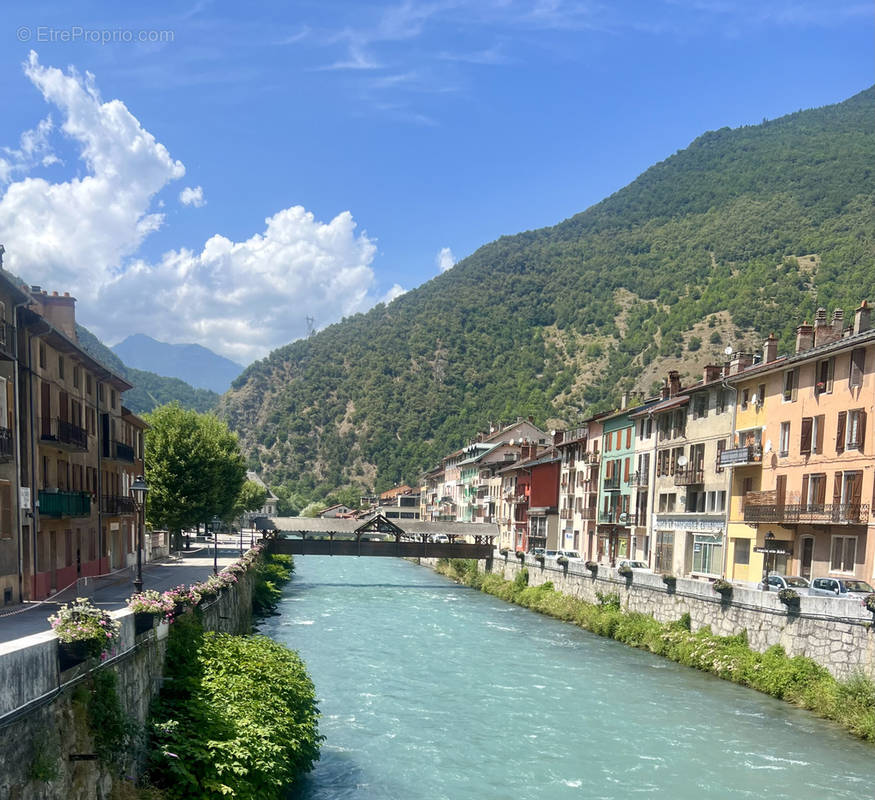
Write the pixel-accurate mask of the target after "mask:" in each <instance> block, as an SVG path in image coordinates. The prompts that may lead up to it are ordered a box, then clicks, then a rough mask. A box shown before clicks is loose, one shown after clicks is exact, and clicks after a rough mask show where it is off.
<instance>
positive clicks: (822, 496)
mask: <svg viewBox="0 0 875 800" xmlns="http://www.w3.org/2000/svg"><path fill="white" fill-rule="evenodd" d="M815 502H816V503H817V505H819V506H822V505H823V504H824V503H825V502H826V475H821V476H820V480H819V481H818V482H817V498H816V499H815Z"/></svg>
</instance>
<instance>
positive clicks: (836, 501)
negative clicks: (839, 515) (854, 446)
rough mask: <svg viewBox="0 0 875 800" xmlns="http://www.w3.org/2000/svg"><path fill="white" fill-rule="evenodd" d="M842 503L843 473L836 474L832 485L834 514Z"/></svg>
mask: <svg viewBox="0 0 875 800" xmlns="http://www.w3.org/2000/svg"><path fill="white" fill-rule="evenodd" d="M841 502H842V473H841V472H836V473H835V476H834V477H833V483H832V504H833V513H835V511H836V510H837V509H838V507H839V506H840V505H841Z"/></svg>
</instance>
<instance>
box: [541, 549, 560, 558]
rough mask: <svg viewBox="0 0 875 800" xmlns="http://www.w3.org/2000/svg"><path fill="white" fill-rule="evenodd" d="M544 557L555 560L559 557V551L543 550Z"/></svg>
mask: <svg viewBox="0 0 875 800" xmlns="http://www.w3.org/2000/svg"><path fill="white" fill-rule="evenodd" d="M544 555H545V556H547V558H556V557H557V556H558V555H559V551H558V550H545V551H544Z"/></svg>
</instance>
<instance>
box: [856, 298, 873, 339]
mask: <svg viewBox="0 0 875 800" xmlns="http://www.w3.org/2000/svg"><path fill="white" fill-rule="evenodd" d="M869 311H870V309H869V304H868V303H867V302H866V301H865V300H864V301H863V302H862V303H860V307H859V308H858V309H857V310H856V311H855V312H854V333H865V332H866V331H868V330H869Z"/></svg>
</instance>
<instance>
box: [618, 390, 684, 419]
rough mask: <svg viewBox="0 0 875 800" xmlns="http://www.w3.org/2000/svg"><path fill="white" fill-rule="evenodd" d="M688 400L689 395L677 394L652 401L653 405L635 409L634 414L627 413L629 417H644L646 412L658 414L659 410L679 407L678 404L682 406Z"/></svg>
mask: <svg viewBox="0 0 875 800" xmlns="http://www.w3.org/2000/svg"><path fill="white" fill-rule="evenodd" d="M689 402H690V396H689V395H688V394H678V395H675V396H674V397H669V398H667V399H665V400H660V401H659V402H658V403H654V404H653V405H650V406H645V407H644V408H642V409H641V410H640V411H636V412H635V413H634V414H629V419H638V418H639V417H644V416H647V415H648V414H658V413H659V412H660V411H668V410H669V409H672V408H679V407H680V406H684V405H686V404H687V403H689Z"/></svg>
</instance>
